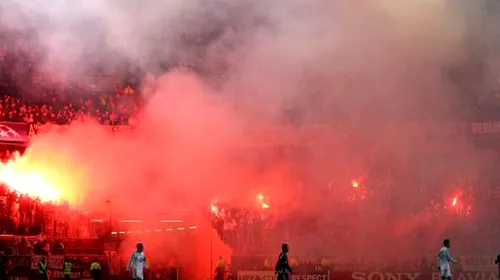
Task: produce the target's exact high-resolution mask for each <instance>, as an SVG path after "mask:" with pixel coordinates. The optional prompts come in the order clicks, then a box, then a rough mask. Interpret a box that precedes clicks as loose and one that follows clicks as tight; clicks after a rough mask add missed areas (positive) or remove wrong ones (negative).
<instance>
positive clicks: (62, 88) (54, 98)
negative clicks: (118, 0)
mask: <svg viewBox="0 0 500 280" xmlns="http://www.w3.org/2000/svg"><path fill="white" fill-rule="evenodd" d="M37 36H38V34H36V32H34V31H33V32H30V31H29V30H24V31H20V30H15V31H14V30H0V122H26V123H40V124H45V123H56V124H68V123H70V122H71V121H73V120H77V119H81V118H84V117H93V118H95V119H97V121H98V122H100V123H101V124H105V125H128V124H129V122H130V118H131V116H133V115H135V114H136V113H137V112H138V110H139V108H140V105H141V100H140V98H139V94H138V92H137V90H136V88H135V82H130V83H129V82H123V83H122V82H121V81H123V80H125V79H124V78H123V77H125V76H127V77H129V76H133V75H131V74H127V72H124V73H120V72H119V71H116V73H115V74H113V75H114V76H116V79H112V80H113V81H114V80H116V83H119V85H117V86H116V89H115V90H114V91H113V90H111V91H110V90H104V89H100V88H101V87H100V86H96V85H95V82H96V81H98V80H95V81H94V80H92V79H90V80H89V79H88V78H84V77H82V78H81V79H79V80H81V81H79V82H70V81H64V82H63V81H62V80H61V79H60V77H58V76H57V75H56V73H52V72H50V71H48V70H47V69H43V67H40V65H41V64H42V63H43V49H41V47H40V44H39V43H38V38H37ZM89 59H90V58H89ZM42 69H43V70H42ZM92 71H95V73H94V72H92V74H91V75H90V76H93V77H101V76H102V77H105V76H103V75H102V74H100V73H99V71H98V69H94V70H92ZM103 79H104V78H103ZM131 80H135V78H134V79H131ZM110 83H111V82H106V83H105V84H106V86H105V87H104V86H102V88H110ZM132 83H133V84H132ZM111 84H112V83H111ZM111 87H112V86H111Z"/></svg>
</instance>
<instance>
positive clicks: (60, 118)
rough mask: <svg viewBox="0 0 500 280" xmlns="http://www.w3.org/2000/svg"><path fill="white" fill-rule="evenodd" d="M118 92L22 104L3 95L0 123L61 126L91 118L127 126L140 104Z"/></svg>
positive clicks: (53, 96)
mask: <svg viewBox="0 0 500 280" xmlns="http://www.w3.org/2000/svg"><path fill="white" fill-rule="evenodd" d="M125 89H127V88H125ZM129 89H130V90H131V88H129ZM122 92H123V90H122V88H117V90H116V93H114V94H105V93H96V94H93V95H88V96H85V97H84V96H77V95H73V96H71V95H65V94H68V93H61V94H50V95H47V96H46V97H44V98H41V99H40V100H42V101H25V100H22V98H20V97H16V96H10V95H6V94H3V95H0V122H25V123H33V124H46V123H54V124H59V125H64V124H69V123H70V122H71V121H73V120H81V119H83V118H94V119H96V120H97V121H98V122H99V123H101V124H103V125H129V124H130V119H131V116H134V115H136V114H137V112H138V111H139V108H140V102H141V101H140V100H139V97H138V96H136V95H124V94H122Z"/></svg>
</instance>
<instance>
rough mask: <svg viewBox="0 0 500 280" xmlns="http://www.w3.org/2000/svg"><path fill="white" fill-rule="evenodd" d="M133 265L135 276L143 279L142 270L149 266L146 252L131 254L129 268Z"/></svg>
mask: <svg viewBox="0 0 500 280" xmlns="http://www.w3.org/2000/svg"><path fill="white" fill-rule="evenodd" d="M131 266H132V269H133V273H134V278H139V279H143V278H144V277H142V270H143V269H144V266H146V267H147V263H146V257H145V256H144V252H140V253H139V252H137V251H136V252H134V253H132V256H130V260H129V262H128V266H127V269H128V268H130V267H131Z"/></svg>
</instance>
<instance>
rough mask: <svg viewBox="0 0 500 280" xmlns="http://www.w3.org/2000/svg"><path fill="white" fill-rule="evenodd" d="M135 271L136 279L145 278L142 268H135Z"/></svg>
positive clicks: (141, 279)
mask: <svg viewBox="0 0 500 280" xmlns="http://www.w3.org/2000/svg"><path fill="white" fill-rule="evenodd" d="M133 273H134V275H133V277H134V279H135V280H143V279H144V275H143V273H142V269H137V268H134V270H133Z"/></svg>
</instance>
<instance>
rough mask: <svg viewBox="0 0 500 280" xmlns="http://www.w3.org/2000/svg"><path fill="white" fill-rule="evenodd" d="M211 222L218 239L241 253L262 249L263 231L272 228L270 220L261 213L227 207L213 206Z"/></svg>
mask: <svg viewBox="0 0 500 280" xmlns="http://www.w3.org/2000/svg"><path fill="white" fill-rule="evenodd" d="M211 220H212V227H213V228H214V229H215V230H216V232H217V234H218V235H219V237H220V238H221V239H222V240H223V241H224V242H226V243H227V244H228V245H230V246H231V247H232V248H235V249H238V250H242V251H248V250H251V249H252V248H261V247H263V245H264V244H263V242H264V239H263V234H264V231H269V230H271V228H272V226H273V222H272V218H271V217H269V216H267V215H266V214H265V213H263V212H259V211H252V210H250V209H242V208H237V207H229V206H227V205H213V206H212V213H211Z"/></svg>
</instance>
